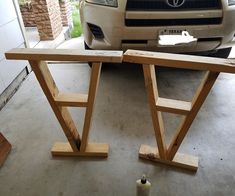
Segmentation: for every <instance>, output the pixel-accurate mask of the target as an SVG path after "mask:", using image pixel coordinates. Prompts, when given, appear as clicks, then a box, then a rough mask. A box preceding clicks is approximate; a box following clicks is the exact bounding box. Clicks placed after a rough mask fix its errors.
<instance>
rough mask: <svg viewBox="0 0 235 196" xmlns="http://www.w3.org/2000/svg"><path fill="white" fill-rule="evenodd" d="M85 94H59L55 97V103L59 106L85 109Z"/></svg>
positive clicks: (86, 98)
mask: <svg viewBox="0 0 235 196" xmlns="http://www.w3.org/2000/svg"><path fill="white" fill-rule="evenodd" d="M87 100H88V95H87V94H78V93H59V94H58V96H56V97H55V102H56V103H57V104H58V105H59V106H70V107H87Z"/></svg>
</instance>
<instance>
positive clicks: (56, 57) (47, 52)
mask: <svg viewBox="0 0 235 196" xmlns="http://www.w3.org/2000/svg"><path fill="white" fill-rule="evenodd" d="M122 55H123V52H122V51H107V50H75V49H45V48H44V49H35V48H15V49H12V50H10V51H8V52H6V53H5V56H6V59H18V60H31V61H85V62H109V63H121V62H122Z"/></svg>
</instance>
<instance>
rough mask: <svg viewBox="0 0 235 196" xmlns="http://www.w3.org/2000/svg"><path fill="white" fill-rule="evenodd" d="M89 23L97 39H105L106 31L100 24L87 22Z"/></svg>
mask: <svg viewBox="0 0 235 196" xmlns="http://www.w3.org/2000/svg"><path fill="white" fill-rule="evenodd" d="M87 25H88V27H89V29H90V31H91V33H92V34H93V35H94V37H95V38H96V39H104V33H103V31H102V29H101V28H100V27H99V26H97V25H94V24H91V23H87Z"/></svg>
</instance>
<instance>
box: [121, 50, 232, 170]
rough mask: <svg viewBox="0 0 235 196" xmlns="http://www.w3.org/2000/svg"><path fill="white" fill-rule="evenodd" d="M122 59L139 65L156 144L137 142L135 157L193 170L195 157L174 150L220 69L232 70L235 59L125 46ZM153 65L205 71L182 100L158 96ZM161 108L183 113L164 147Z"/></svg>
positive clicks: (176, 148)
mask: <svg viewBox="0 0 235 196" xmlns="http://www.w3.org/2000/svg"><path fill="white" fill-rule="evenodd" d="M123 60H124V61H125V62H130V63H138V64H142V65H143V71H144V78H145V86H146V90H147V93H148V100H149V105H150V109H151V115H152V122H153V127H154V130H155V135H156V141H157V147H158V148H155V147H151V146H148V145H141V147H140V151H139V157H141V158H144V159H148V160H151V161H156V162H161V163H164V164H168V165H175V166H179V167H182V168H186V169H190V170H194V171H195V170H197V168H198V157H193V156H189V155H184V154H180V153H177V152H178V149H179V147H180V145H181V143H182V141H183V139H184V138H185V136H186V134H187V132H188V130H189V128H190V126H191V124H192V122H193V120H194V119H195V117H196V115H197V113H198V111H199V110H200V108H201V106H202V104H203V103H204V101H205V99H206V97H207V95H208V94H209V92H210V90H211V88H212V87H213V85H214V83H215V81H216V79H217V78H218V76H219V74H220V72H226V73H235V61H234V60H232V59H217V58H208V57H198V56H189V55H176V54H167V53H156V52H145V51H137V50H128V51H127V52H126V53H125V54H124V58H123ZM155 65H158V66H163V67H170V68H181V69H193V70H205V71H207V72H206V75H205V77H204V79H203V80H202V82H201V84H200V86H199V88H198V89H197V91H196V93H195V95H194V98H193V100H192V101H191V102H186V101H179V100H172V99H166V98H162V97H159V94H158V88H157V82H156V73H155ZM161 112H168V113H174V114H180V115H184V118H183V120H182V122H181V124H180V126H179V127H178V129H177V130H176V133H175V135H174V137H173V139H172V141H171V143H170V145H169V146H168V147H167V144H166V142H165V135H164V124H163V120H162V114H161Z"/></svg>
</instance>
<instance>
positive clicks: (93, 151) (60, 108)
mask: <svg viewBox="0 0 235 196" xmlns="http://www.w3.org/2000/svg"><path fill="white" fill-rule="evenodd" d="M29 62H30V65H31V66H32V69H33V71H34V73H35V75H36V77H37V79H38V81H39V83H40V85H41V87H42V89H43V91H44V94H45V95H46V97H47V99H48V101H49V103H50V105H51V108H52V109H53V111H54V113H55V115H56V117H57V119H58V121H59V123H60V125H61V127H62V129H63V131H64V134H65V136H66V137H67V140H68V143H55V145H54V146H53V148H52V151H51V153H52V155H54V156H56V155H58V156H95V157H107V156H108V150H109V146H108V144H92V143H87V140H88V135H89V130H90V124H91V117H92V110H93V106H94V100H95V95H96V90H97V86H98V82H99V77H100V69H101V63H94V65H93V67H92V74H91V82H90V88H89V93H88V95H84V94H65V93H60V92H59V90H58V88H57V86H56V84H55V82H54V80H53V77H52V75H51V73H50V71H49V69H48V66H47V63H46V62H45V61H29ZM67 107H86V110H87V111H86V118H85V123H84V132H83V137H82V139H81V137H80V135H79V133H78V131H77V128H76V126H75V124H74V122H73V120H72V117H71V115H70V113H69V111H68V108H67Z"/></svg>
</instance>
